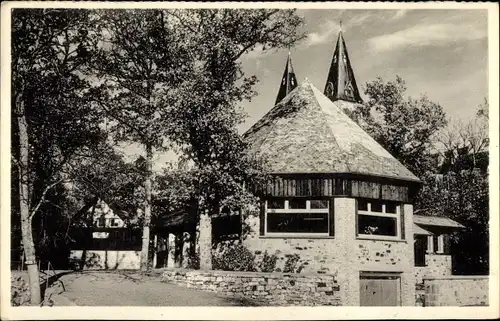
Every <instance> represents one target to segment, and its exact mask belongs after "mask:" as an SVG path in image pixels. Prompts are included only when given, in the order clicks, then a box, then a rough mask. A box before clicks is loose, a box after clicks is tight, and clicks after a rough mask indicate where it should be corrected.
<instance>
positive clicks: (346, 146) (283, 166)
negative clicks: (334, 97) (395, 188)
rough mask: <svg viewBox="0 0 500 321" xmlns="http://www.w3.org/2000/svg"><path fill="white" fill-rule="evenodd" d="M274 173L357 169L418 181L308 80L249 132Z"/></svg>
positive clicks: (249, 138)
mask: <svg viewBox="0 0 500 321" xmlns="http://www.w3.org/2000/svg"><path fill="white" fill-rule="evenodd" d="M244 139H245V140H246V141H247V142H248V143H249V145H250V151H251V152H253V153H255V154H257V155H258V156H261V157H264V158H265V159H267V161H268V164H269V166H270V171H271V172H272V173H280V174H283V173H290V174H291V173H339V174H340V173H352V174H361V175H370V176H380V177H386V178H393V179H400V180H405V181H417V182H418V181H419V179H418V178H417V177H416V176H415V175H414V174H412V173H411V172H410V171H409V170H408V169H407V168H406V167H405V166H403V165H402V164H401V163H400V162H399V161H398V160H396V159H395V158H394V157H393V156H392V155H391V154H390V153H389V152H387V151H386V150H385V149H384V148H383V147H382V146H380V145H379V144H378V143H377V142H376V141H375V140H374V139H373V138H372V137H371V136H370V135H368V134H367V133H366V132H365V131H364V130H363V129H361V127H359V126H358V125H357V124H356V123H355V122H354V121H353V120H352V119H351V118H349V116H347V115H346V114H345V113H344V111H343V110H342V107H341V105H340V104H339V103H338V102H332V101H331V100H330V99H328V97H326V96H325V95H324V94H323V93H321V92H320V91H319V90H318V89H317V88H316V87H314V86H313V85H312V84H311V83H310V82H308V81H307V80H306V81H305V82H304V83H303V84H301V85H300V86H298V87H297V88H296V89H295V90H293V91H292V92H291V93H290V94H289V95H287V96H286V97H285V98H284V99H283V100H282V101H281V102H280V103H278V104H277V105H275V106H274V108H272V109H271V110H270V111H269V112H268V113H267V114H266V115H265V116H264V117H262V118H261V119H260V120H259V121H258V122H257V123H255V124H254V125H253V126H252V127H251V128H250V129H249V130H248V131H247V132H246V133H245V134H244Z"/></svg>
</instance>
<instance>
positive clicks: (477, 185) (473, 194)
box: [416, 169, 489, 274]
mask: <svg viewBox="0 0 500 321" xmlns="http://www.w3.org/2000/svg"><path fill="white" fill-rule="evenodd" d="M416 207H417V208H419V209H420V211H422V212H428V213H432V214H433V215H438V216H446V217H449V218H451V219H453V220H456V221H457V222H459V223H461V224H463V225H464V226H465V229H464V230H462V231H459V232H458V233H455V234H454V236H453V238H452V253H453V258H454V260H455V261H454V264H453V266H454V272H455V273H459V274H482V273H488V269H489V263H488V262H489V248H488V244H489V232H488V231H489V228H488V221H489V193H488V176H487V175H485V173H483V172H481V171H480V170H477V169H476V170H462V171H460V172H458V173H454V172H448V173H446V174H444V175H439V176H437V177H436V176H435V177H431V176H429V177H426V178H425V180H424V184H423V187H422V190H421V191H420V193H419V195H418V197H417V200H416ZM417 214H418V212H417Z"/></svg>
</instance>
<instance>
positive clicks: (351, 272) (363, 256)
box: [243, 197, 415, 306]
mask: <svg viewBox="0 0 500 321" xmlns="http://www.w3.org/2000/svg"><path fill="white" fill-rule="evenodd" d="M404 213H405V220H404V229H405V231H404V235H405V239H404V240H373V239H361V238H359V237H357V236H356V228H355V227H356V215H355V200H354V199H353V198H344V197H337V198H335V235H334V236H333V237H328V236H324V237H316V236H311V237H307V236H305V237H269V236H261V235H259V213H258V209H255V210H254V212H250V213H247V215H246V216H245V222H246V224H247V226H248V228H249V233H248V234H247V235H246V238H245V240H244V242H243V243H244V245H245V246H246V247H247V248H249V249H250V250H251V251H252V252H253V253H255V254H256V255H257V256H258V255H261V254H262V253H264V252H265V251H267V252H268V253H269V254H276V255H277V256H278V257H279V259H278V264H277V267H278V268H282V267H283V265H284V262H285V261H286V258H287V256H290V255H294V254H297V255H299V257H300V260H299V264H301V265H303V266H304V269H303V270H302V272H303V273H311V274H319V275H321V274H333V275H335V276H336V279H337V281H338V283H339V285H340V286H341V293H342V294H343V295H345V296H346V297H345V298H343V299H342V301H343V302H345V304H346V305H352V306H357V305H359V304H360V293H359V291H360V290H359V278H360V273H361V272H395V273H401V304H402V305H405V306H408V305H414V304H415V274H414V273H415V272H414V266H413V265H414V263H413V231H412V226H413V217H412V215H413V207H412V205H410V204H405V205H404Z"/></svg>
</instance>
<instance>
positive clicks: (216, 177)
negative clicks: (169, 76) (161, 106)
mask: <svg viewBox="0 0 500 321" xmlns="http://www.w3.org/2000/svg"><path fill="white" fill-rule="evenodd" d="M169 14H171V15H173V16H174V17H176V18H177V19H178V22H179V23H180V25H182V26H184V27H186V28H188V29H189V30H191V31H193V32H192V33H191V37H190V38H189V39H187V40H186V41H193V42H195V43H196V48H197V49H196V51H195V52H194V55H195V58H194V59H195V61H196V63H195V64H194V67H195V69H194V72H193V77H192V78H191V79H190V80H189V81H187V82H185V83H183V85H182V89H181V90H180V91H179V96H178V99H177V102H176V103H177V106H178V107H176V108H175V110H176V113H175V114H173V115H171V117H170V119H171V120H172V121H173V124H174V125H173V126H172V127H171V128H173V129H174V131H173V132H172V133H171V137H172V139H173V141H175V142H176V143H177V145H178V146H179V148H180V151H181V152H182V155H183V157H184V158H185V159H187V160H189V161H191V162H192V165H193V167H192V168H193V174H194V175H195V177H196V181H197V194H198V195H199V200H200V202H199V206H200V210H203V209H205V208H206V209H209V210H210V211H211V212H214V211H218V209H219V207H220V206H228V207H230V208H233V207H236V206H237V205H238V204H241V203H246V202H248V201H249V199H250V198H251V195H250V194H249V193H248V192H247V190H246V188H245V185H248V184H250V182H251V181H252V180H255V179H258V177H259V173H260V172H262V168H261V164H259V162H258V161H257V160H256V159H254V158H252V157H251V156H250V155H248V154H247V153H246V145H245V143H244V142H243V140H242V138H241V136H240V135H239V134H238V132H237V128H236V126H237V125H238V124H240V123H241V122H242V121H243V119H244V118H243V116H244V113H243V112H242V111H241V110H240V109H238V108H237V107H236V106H237V103H238V102H240V101H242V100H244V99H250V98H251V97H252V96H253V95H254V92H253V91H252V89H251V88H252V85H253V84H255V82H256V78H255V77H250V78H247V77H244V74H243V71H242V69H241V61H240V60H239V58H240V57H241V56H242V55H243V54H244V53H246V52H248V51H250V50H253V49H254V48H255V47H256V46H257V45H262V46H263V47H265V48H267V47H283V46H287V45H291V44H293V43H295V42H296V41H298V40H299V39H300V36H298V35H297V31H296V29H297V27H298V26H299V25H300V23H301V19H300V18H298V17H297V16H296V15H295V14H294V12H293V11H290V10H252V11H247V10H232V9H227V10H226V9H225V10H186V11H173V12H169Z"/></svg>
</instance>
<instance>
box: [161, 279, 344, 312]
mask: <svg viewBox="0 0 500 321" xmlns="http://www.w3.org/2000/svg"><path fill="white" fill-rule="evenodd" d="M162 281H164V282H171V283H175V284H179V285H184V286H187V287H188V288H196V289H200V290H206V291H212V292H217V293H222V294H225V295H235V294H242V295H244V296H245V297H247V298H251V299H254V300H258V301H261V302H265V303H267V304H270V305H281V306H287V305H308V306H312V305H335V306H338V305H341V303H342V302H341V295H340V287H339V285H338V284H337V281H336V279H335V276H333V275H326V274H322V275H307V274H289V273H262V272H226V271H194V270H193V271H191V270H189V271H188V270H165V271H164V272H163V278H162Z"/></svg>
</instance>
